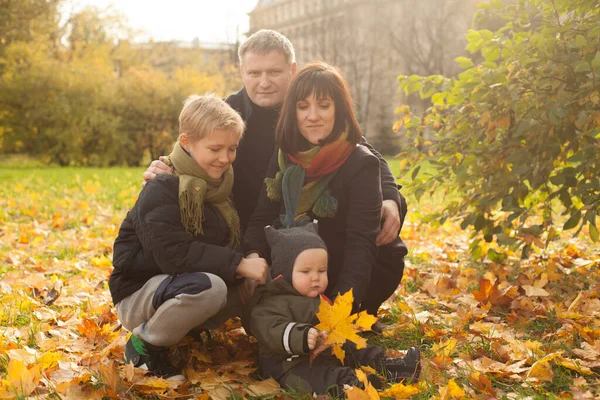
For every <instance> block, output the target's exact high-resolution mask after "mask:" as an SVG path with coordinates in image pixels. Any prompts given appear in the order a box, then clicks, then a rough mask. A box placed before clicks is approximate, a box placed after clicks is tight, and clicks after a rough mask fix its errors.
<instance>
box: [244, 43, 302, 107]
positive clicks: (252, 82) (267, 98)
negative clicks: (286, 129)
mask: <svg viewBox="0 0 600 400" xmlns="http://www.w3.org/2000/svg"><path fill="white" fill-rule="evenodd" d="M240 71H241V73H242V80H243V81H244V86H245V87H246V91H247V92H248V96H249V97H250V100H252V102H253V103H254V104H256V105H257V106H259V107H265V108H278V107H281V105H282V104H283V97H284V96H285V92H286V91H287V89H288V86H289V85H290V81H291V80H292V77H293V76H294V74H296V63H295V62H294V63H292V64H291V65H290V64H288V63H287V62H286V60H285V55H284V54H283V53H281V52H279V51H272V52H270V53H267V54H256V53H246V54H245V55H244V58H243V59H242V65H241V66H240Z"/></svg>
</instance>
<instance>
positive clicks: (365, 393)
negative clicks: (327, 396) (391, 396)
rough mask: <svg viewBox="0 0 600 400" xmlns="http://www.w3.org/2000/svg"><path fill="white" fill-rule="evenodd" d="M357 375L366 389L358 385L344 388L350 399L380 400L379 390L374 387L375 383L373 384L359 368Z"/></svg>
mask: <svg viewBox="0 0 600 400" xmlns="http://www.w3.org/2000/svg"><path fill="white" fill-rule="evenodd" d="M356 377H357V378H358V380H359V381H360V382H362V384H363V385H364V387H365V389H364V390H363V389H360V388H357V387H354V386H353V387H351V388H350V389H344V392H345V393H346V397H347V398H348V400H379V399H380V397H379V393H377V390H375V388H374V387H373V385H371V383H370V382H369V381H368V380H367V375H366V374H365V373H364V372H363V371H361V370H359V369H357V370H356Z"/></svg>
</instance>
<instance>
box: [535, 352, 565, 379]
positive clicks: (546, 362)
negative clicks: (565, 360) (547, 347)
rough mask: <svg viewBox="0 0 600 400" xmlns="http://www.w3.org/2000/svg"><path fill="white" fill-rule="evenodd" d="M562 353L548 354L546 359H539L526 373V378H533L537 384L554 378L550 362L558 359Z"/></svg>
mask: <svg viewBox="0 0 600 400" xmlns="http://www.w3.org/2000/svg"><path fill="white" fill-rule="evenodd" d="M561 354H562V352H560V351H559V352H556V353H551V354H548V355H547V356H546V357H543V358H540V359H539V360H537V361H536V362H535V363H533V365H532V366H531V369H530V370H529V372H528V373H527V378H530V379H531V378H533V379H534V380H537V381H538V382H550V381H552V378H554V372H553V371H552V367H551V366H550V361H551V360H553V359H555V358H556V357H560V355H561Z"/></svg>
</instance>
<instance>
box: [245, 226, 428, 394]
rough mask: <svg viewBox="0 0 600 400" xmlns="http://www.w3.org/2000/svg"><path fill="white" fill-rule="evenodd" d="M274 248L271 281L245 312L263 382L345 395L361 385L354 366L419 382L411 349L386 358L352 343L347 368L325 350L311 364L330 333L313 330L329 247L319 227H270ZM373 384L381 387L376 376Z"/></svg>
mask: <svg viewBox="0 0 600 400" xmlns="http://www.w3.org/2000/svg"><path fill="white" fill-rule="evenodd" d="M265 231H266V237H267V240H268V242H269V245H270V247H271V259H272V265H271V276H272V277H273V278H274V279H273V280H272V281H271V282H269V283H267V284H266V285H264V286H261V287H258V288H257V289H256V292H255V293H254V295H253V297H252V298H251V299H250V300H249V302H248V304H247V306H246V307H245V310H244V313H243V317H242V323H243V324H244V328H245V329H246V332H248V334H251V335H254V336H255V337H256V339H257V340H258V348H259V371H260V373H261V375H262V376H263V378H268V377H272V378H274V379H276V380H277V381H278V382H279V384H280V385H281V386H282V387H287V388H289V389H292V390H298V391H304V392H308V393H311V394H314V393H316V394H324V393H329V394H331V395H334V396H340V395H343V390H342V389H343V386H344V385H345V384H347V385H353V386H358V385H359V382H358V379H357V377H356V374H355V372H354V369H353V368H354V367H357V366H358V365H365V366H370V367H372V368H374V369H375V370H376V371H377V372H378V373H379V374H381V375H383V376H385V377H386V378H387V379H388V381H391V382H398V381H400V380H402V379H410V380H412V381H413V382H415V381H417V380H418V378H419V374H420V353H419V349H418V348H417V347H411V348H410V349H408V352H407V354H406V356H404V357H403V358H387V357H386V356H385V354H384V350H383V349H382V348H381V347H379V346H367V347H366V348H364V349H360V350H357V349H356V347H355V346H354V345H353V344H352V343H350V342H348V343H346V345H345V346H344V349H345V350H346V360H344V365H342V364H341V363H340V361H339V360H338V359H337V358H336V357H335V356H333V355H332V354H331V352H330V351H324V352H323V353H321V354H319V355H318V357H316V358H315V359H314V360H313V361H312V364H311V363H310V361H309V353H310V351H311V350H313V349H315V347H317V343H318V338H319V336H321V337H323V338H325V337H326V335H327V334H326V332H318V331H317V329H315V328H314V326H315V325H317V324H318V322H319V321H318V319H317V317H316V313H317V312H318V310H319V303H320V301H321V299H320V297H319V295H320V294H322V293H323V292H325V289H326V288H327V248H326V246H325V243H324V242H323V240H322V239H321V238H320V237H319V234H318V232H317V224H316V223H315V222H312V223H309V224H307V225H304V226H301V227H293V228H288V229H281V230H276V229H274V228H272V227H266V228H265ZM369 381H370V382H371V383H372V384H373V386H374V387H376V388H381V381H380V380H379V379H378V378H377V376H375V375H370V376H369Z"/></svg>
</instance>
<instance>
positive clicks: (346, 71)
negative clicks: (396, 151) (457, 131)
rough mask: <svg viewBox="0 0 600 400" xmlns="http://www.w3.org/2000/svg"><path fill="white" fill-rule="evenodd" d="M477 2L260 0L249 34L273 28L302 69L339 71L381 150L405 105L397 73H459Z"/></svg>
mask: <svg viewBox="0 0 600 400" xmlns="http://www.w3.org/2000/svg"><path fill="white" fill-rule="evenodd" d="M477 2H478V0H259V1H258V3H257V4H256V6H255V8H254V9H253V10H252V11H251V12H250V13H249V17H250V29H249V34H252V33H254V32H256V31H258V30H260V29H273V30H276V31H278V32H281V33H282V34H283V35H285V36H286V37H288V38H289V39H290V40H291V41H292V43H293V44H294V48H295V50H296V61H297V62H298V64H299V66H302V65H303V64H305V63H307V62H310V61H315V60H323V61H326V62H328V63H331V64H333V65H335V66H337V67H338V68H339V69H340V70H341V72H342V73H343V75H344V77H345V78H346V79H347V80H348V83H349V84H350V86H351V87H352V92H353V93H352V94H353V99H354V102H355V105H356V113H357V118H358V120H359V122H360V123H361V126H362V127H363V130H364V133H365V136H367V137H368V138H369V141H371V142H373V143H378V142H381V143H382V145H383V142H384V141H383V140H382V138H388V139H389V138H391V137H392V136H393V132H392V125H393V122H394V119H395V114H394V110H395V109H396V108H397V107H398V105H400V104H401V103H402V102H406V99H403V97H402V94H401V93H398V90H397V88H398V83H397V77H398V75H412V74H419V75H431V74H442V75H446V76H451V75H455V74H456V73H457V72H458V69H457V66H456V63H454V59H455V58H456V57H458V56H459V55H462V54H464V50H463V49H464V46H465V42H466V41H465V39H464V35H465V33H466V32H467V29H468V28H469V27H470V24H471V20H472V16H473V12H474V11H475V4H476V3H477ZM413 101H414V102H417V103H418V102H419V101H418V100H416V99H414V100H413ZM416 106H417V107H419V106H424V105H420V104H416ZM382 145H380V146H379V148H380V149H381V150H382V151H384V152H386V153H392V152H393V149H386V148H382V147H381V146H382Z"/></svg>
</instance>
